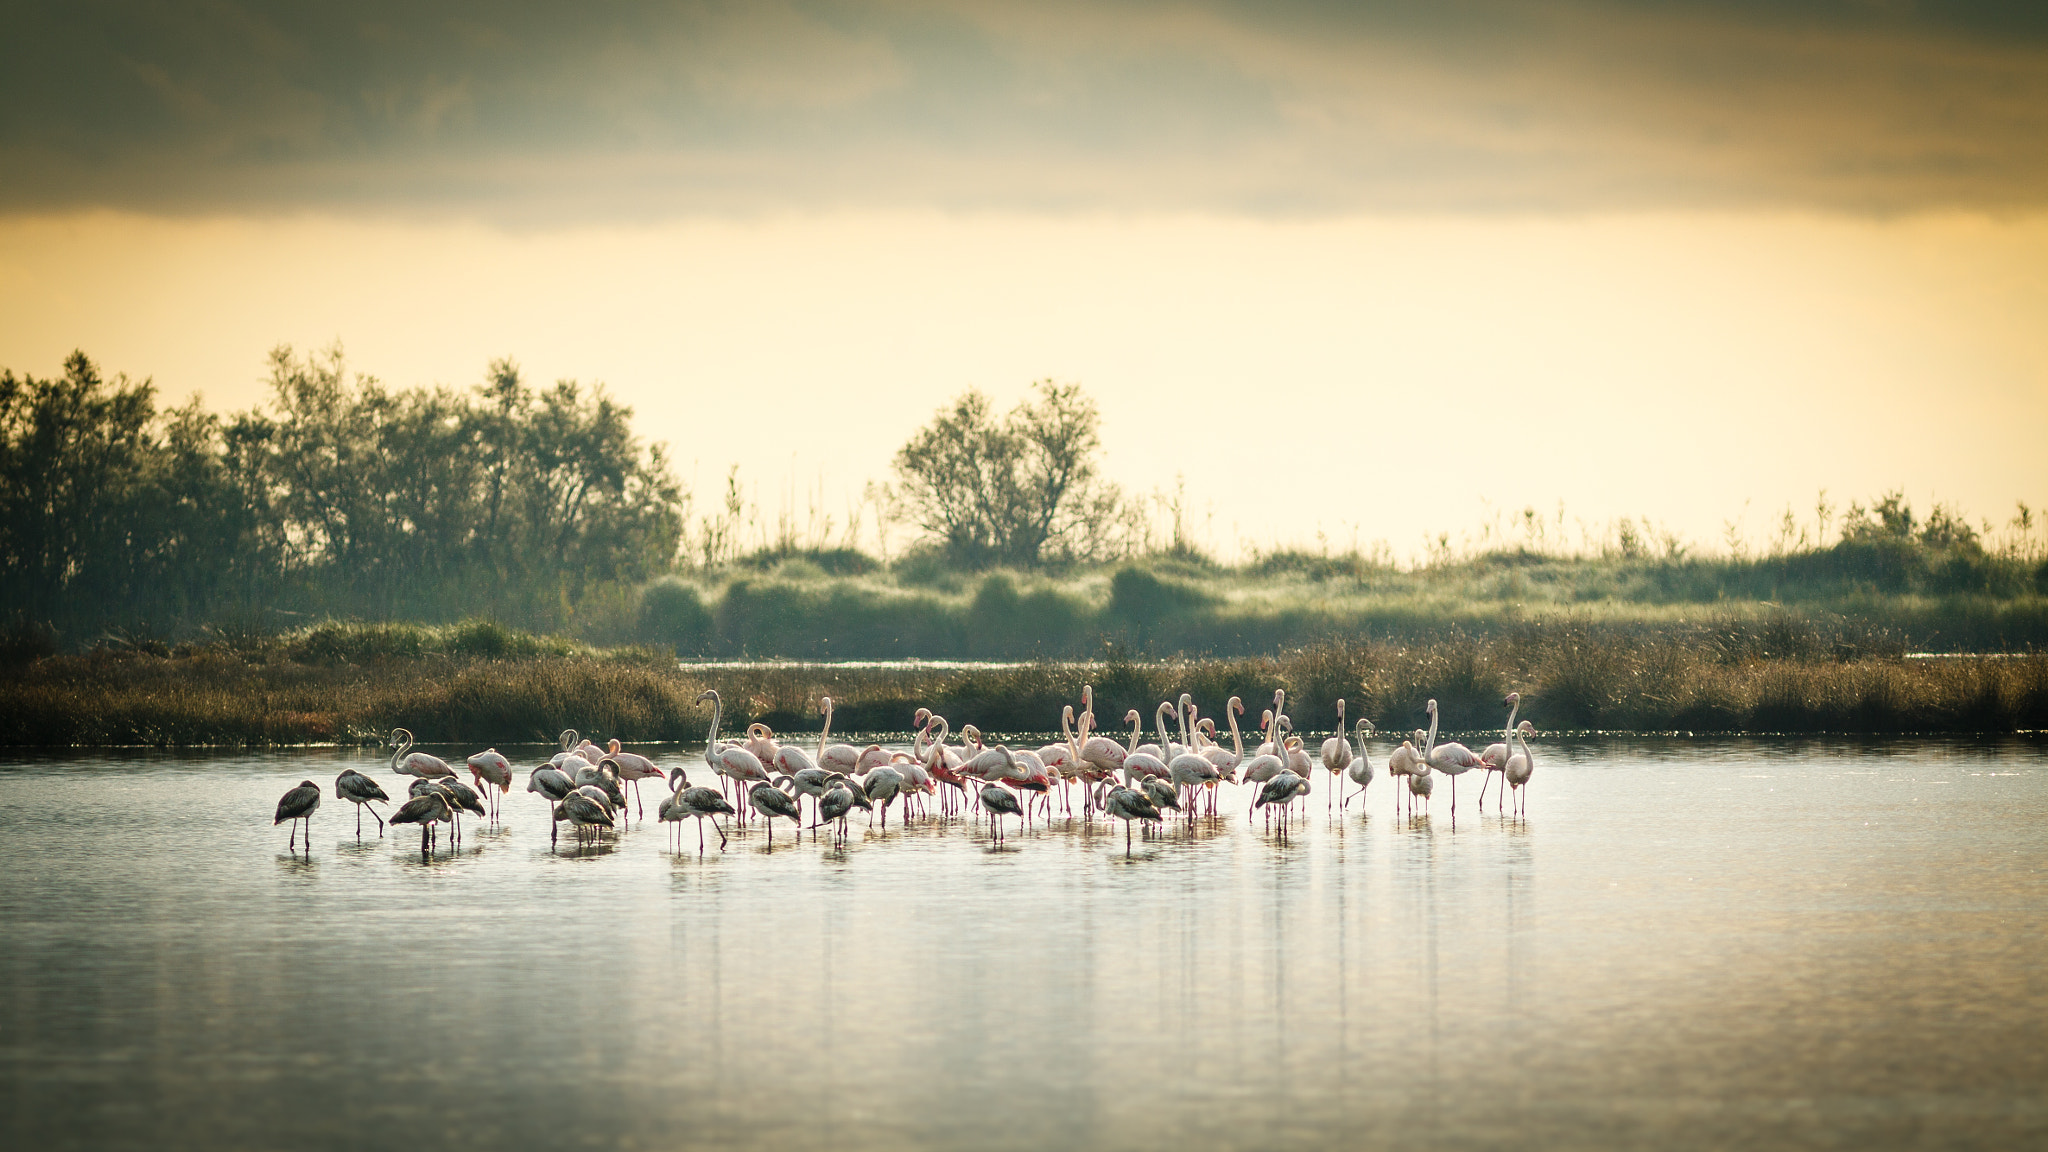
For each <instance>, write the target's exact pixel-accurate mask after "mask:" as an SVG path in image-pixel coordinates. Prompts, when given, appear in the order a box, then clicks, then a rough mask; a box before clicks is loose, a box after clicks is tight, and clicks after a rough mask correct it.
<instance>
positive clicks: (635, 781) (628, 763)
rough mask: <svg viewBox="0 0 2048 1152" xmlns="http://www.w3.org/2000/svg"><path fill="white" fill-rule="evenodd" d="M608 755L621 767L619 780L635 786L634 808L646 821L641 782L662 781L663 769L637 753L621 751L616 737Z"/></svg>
mask: <svg viewBox="0 0 2048 1152" xmlns="http://www.w3.org/2000/svg"><path fill="white" fill-rule="evenodd" d="M606 755H608V756H610V757H611V758H612V762H613V763H615V764H617V765H618V766H619V779H621V780H624V781H625V782H626V783H628V784H631V785H632V786H633V807H634V809H635V810H636V811H637V812H638V813H639V814H640V818H641V819H642V820H645V819H646V818H647V805H646V804H644V803H642V802H641V800H640V782H641V781H642V780H660V779H662V778H663V777H662V772H661V768H660V767H659V766H658V765H656V764H655V762H654V761H652V760H649V759H648V758H647V757H645V756H642V755H640V754H638V753H636V752H624V751H621V750H620V749H619V740H618V737H616V736H614V737H612V740H611V744H610V747H609V748H607V749H606Z"/></svg>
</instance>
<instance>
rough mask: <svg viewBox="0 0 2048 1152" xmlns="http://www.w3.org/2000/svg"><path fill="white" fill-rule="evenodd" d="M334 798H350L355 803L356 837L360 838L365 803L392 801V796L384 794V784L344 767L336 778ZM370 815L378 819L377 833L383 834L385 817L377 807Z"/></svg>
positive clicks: (387, 802) (361, 835)
mask: <svg viewBox="0 0 2048 1152" xmlns="http://www.w3.org/2000/svg"><path fill="white" fill-rule="evenodd" d="M334 798H335V799H336V800H348V801H351V802H353V803H354V804H355V806H356V839H358V840H361V839H362V838H363V805H365V804H374V803H376V802H377V801H379V800H381V801H383V802H384V803H386V804H389V803H391V797H389V796H386V795H385V794H384V788H383V786H382V785H380V784H378V783H377V782H376V781H375V780H372V779H370V778H369V777H368V776H365V775H363V774H362V773H361V772H358V771H356V770H355V769H353V768H344V769H342V770H341V775H339V776H336V777H335V778H334ZM370 815H371V816H372V817H374V818H375V819H376V821H377V835H379V836H382V835H383V834H384V817H382V816H379V815H378V814H377V810H376V809H375V808H372V809H370Z"/></svg>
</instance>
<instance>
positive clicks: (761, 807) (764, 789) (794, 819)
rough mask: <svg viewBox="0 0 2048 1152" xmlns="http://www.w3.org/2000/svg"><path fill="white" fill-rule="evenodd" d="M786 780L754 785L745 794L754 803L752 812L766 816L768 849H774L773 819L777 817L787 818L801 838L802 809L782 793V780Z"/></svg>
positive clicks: (802, 824) (785, 777) (787, 794)
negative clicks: (763, 813)
mask: <svg viewBox="0 0 2048 1152" xmlns="http://www.w3.org/2000/svg"><path fill="white" fill-rule="evenodd" d="M787 779H789V777H787V776H784V777H782V779H781V780H778V781H776V782H775V783H773V784H770V783H765V782H764V783H760V784H756V785H754V787H753V789H752V790H751V791H750V792H748V793H747V798H748V799H750V800H752V801H753V803H754V810H755V811H756V812H765V813H767V815H768V847H770V848H773V847H775V818H776V817H777V816H784V817H787V818H788V819H789V822H790V823H792V824H794V825H796V826H797V829H798V831H797V836H798V838H799V839H801V838H802V836H803V831H802V829H803V826H804V816H803V809H802V808H801V807H799V806H798V804H797V802H796V800H795V798H793V797H791V796H790V794H789V793H787V792H784V791H783V790H782V788H781V783H782V780H787Z"/></svg>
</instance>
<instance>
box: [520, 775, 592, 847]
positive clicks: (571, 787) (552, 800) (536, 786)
mask: <svg viewBox="0 0 2048 1152" xmlns="http://www.w3.org/2000/svg"><path fill="white" fill-rule="evenodd" d="M577 759H578V760H579V761H580V760H581V757H578V758H577ZM585 767H588V765H585ZM526 790H527V791H528V792H538V793H539V794H540V795H541V796H542V797H543V798H544V799H546V800H547V802H548V845H549V846H550V847H553V846H554V843H555V833H556V830H557V829H556V825H558V824H560V823H561V818H560V817H558V816H556V815H555V809H556V806H557V805H559V804H561V802H562V797H564V796H567V795H568V794H569V793H571V792H574V791H575V790H576V778H575V777H573V776H571V775H569V774H568V773H567V772H564V771H562V770H561V769H560V768H557V767H555V766H554V765H552V764H543V765H541V766H540V767H538V768H535V769H534V770H533V772H532V774H531V775H529V776H527V778H526Z"/></svg>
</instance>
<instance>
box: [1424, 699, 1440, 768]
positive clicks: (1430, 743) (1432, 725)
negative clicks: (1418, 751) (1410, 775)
mask: <svg viewBox="0 0 2048 1152" xmlns="http://www.w3.org/2000/svg"><path fill="white" fill-rule="evenodd" d="M1436 720H1437V716H1436V701H1434V700H1431V701H1430V702H1429V735H1427V736H1425V737H1423V738H1422V758H1423V759H1425V760H1427V759H1429V754H1430V753H1431V752H1434V751H1436Z"/></svg>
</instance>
